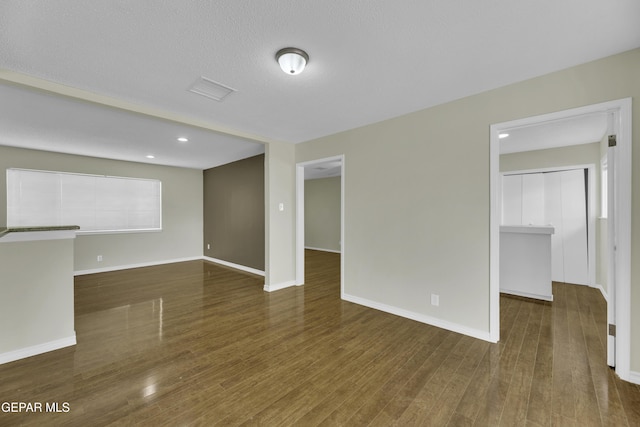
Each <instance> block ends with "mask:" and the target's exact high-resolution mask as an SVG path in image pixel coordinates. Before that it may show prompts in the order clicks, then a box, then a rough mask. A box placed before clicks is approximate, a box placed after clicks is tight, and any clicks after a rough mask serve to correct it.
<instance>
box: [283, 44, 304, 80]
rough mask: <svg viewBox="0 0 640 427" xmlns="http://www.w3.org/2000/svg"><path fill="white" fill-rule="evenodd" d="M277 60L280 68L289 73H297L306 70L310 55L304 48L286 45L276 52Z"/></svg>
mask: <svg viewBox="0 0 640 427" xmlns="http://www.w3.org/2000/svg"><path fill="white" fill-rule="evenodd" d="M276 60H277V61H278V64H280V68H282V71H284V72H285V73H287V74H290V75H294V76H295V75H296V74H300V73H301V72H302V71H304V68H305V67H306V66H307V64H308V63H309V55H308V54H307V52H305V51H304V50H302V49H298V48H295V47H285V48H284V49H280V50H279V51H278V53H276Z"/></svg>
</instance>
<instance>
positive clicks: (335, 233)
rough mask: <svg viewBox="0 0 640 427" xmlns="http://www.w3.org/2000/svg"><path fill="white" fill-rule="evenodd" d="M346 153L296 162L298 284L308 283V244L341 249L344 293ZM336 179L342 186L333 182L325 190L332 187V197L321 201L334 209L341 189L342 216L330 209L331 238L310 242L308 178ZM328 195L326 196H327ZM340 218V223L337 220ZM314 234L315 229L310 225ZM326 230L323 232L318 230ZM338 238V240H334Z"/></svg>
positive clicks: (319, 247)
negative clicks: (307, 199)
mask: <svg viewBox="0 0 640 427" xmlns="http://www.w3.org/2000/svg"><path fill="white" fill-rule="evenodd" d="M344 170H345V164H344V155H340V156H334V157H328V158H323V159H318V160H312V161H308V162H302V163H298V164H297V165H296V285H297V286H301V285H303V284H304V283H305V268H304V265H305V248H307V247H308V246H309V247H310V249H315V250H325V251H329V252H339V253H340V297H341V298H342V296H343V295H344V259H345V235H344V211H345V207H344V206H345V204H344V181H345V180H344ZM326 178H331V179H336V180H339V186H338V188H337V189H336V188H335V187H334V186H333V185H331V186H330V187H329V188H327V189H326V190H323V191H328V192H329V193H330V194H329V195H327V196H326V197H328V198H329V199H327V201H326V202H322V201H320V202H319V203H321V204H322V203H325V204H326V205H329V204H331V205H332V207H333V208H329V207H327V209H331V210H333V209H334V208H335V206H334V205H335V203H333V202H331V201H330V199H333V198H334V196H335V191H336V190H338V191H339V195H338V198H339V212H338V213H337V217H338V218H334V216H335V213H333V212H331V213H329V216H330V217H332V218H333V220H331V225H330V227H331V231H329V232H328V233H327V234H328V236H330V237H328V239H324V240H322V239H320V240H318V239H317V237H318V236H316V240H315V242H316V243H315V244H311V245H307V242H306V239H305V200H306V197H305V182H306V181H308V180H318V179H326ZM323 197H324V196H323ZM335 220H338V222H339V224H336V223H335ZM316 221H322V218H317V220H316ZM308 231H310V232H311V233H312V234H316V233H314V232H313V229H308ZM317 234H322V233H317ZM336 238H338V242H334V241H335V240H336Z"/></svg>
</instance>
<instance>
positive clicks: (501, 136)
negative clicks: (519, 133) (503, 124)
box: [498, 133, 509, 139]
mask: <svg viewBox="0 0 640 427" xmlns="http://www.w3.org/2000/svg"><path fill="white" fill-rule="evenodd" d="M508 136H509V134H508V133H499V134H498V138H500V139H502V138H506V137H508Z"/></svg>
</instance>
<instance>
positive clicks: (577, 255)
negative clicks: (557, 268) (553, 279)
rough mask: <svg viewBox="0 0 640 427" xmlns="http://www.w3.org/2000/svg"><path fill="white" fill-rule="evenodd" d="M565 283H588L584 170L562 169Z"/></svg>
mask: <svg viewBox="0 0 640 427" xmlns="http://www.w3.org/2000/svg"><path fill="white" fill-rule="evenodd" d="M561 181H562V182H561V191H562V201H561V204H562V254H563V258H564V282H566V283H573V284H577V285H588V284H589V258H588V252H587V204H586V200H587V197H586V186H585V171H584V169H576V170H570V171H563V172H561Z"/></svg>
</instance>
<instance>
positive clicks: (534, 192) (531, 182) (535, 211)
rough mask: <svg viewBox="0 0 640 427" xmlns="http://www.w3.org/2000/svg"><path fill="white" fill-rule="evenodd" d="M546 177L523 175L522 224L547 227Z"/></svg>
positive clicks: (533, 174)
mask: <svg viewBox="0 0 640 427" xmlns="http://www.w3.org/2000/svg"><path fill="white" fill-rule="evenodd" d="M544 193H545V188H544V176H543V174H541V173H528V174H525V175H522V224H523V225H545V224H546V222H545V218H544V206H545V200H544Z"/></svg>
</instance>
